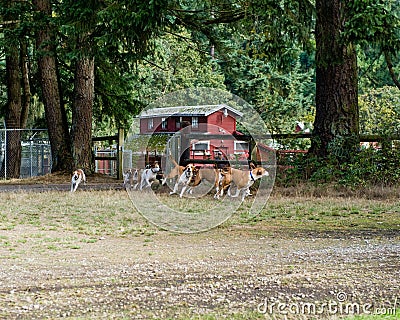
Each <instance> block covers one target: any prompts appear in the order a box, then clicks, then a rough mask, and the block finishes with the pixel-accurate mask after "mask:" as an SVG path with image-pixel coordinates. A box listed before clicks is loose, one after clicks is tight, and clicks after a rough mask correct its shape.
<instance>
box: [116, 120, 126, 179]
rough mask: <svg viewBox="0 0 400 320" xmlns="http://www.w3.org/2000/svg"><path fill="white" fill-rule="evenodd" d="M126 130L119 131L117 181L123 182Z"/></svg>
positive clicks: (120, 129)
mask: <svg viewBox="0 0 400 320" xmlns="http://www.w3.org/2000/svg"><path fill="white" fill-rule="evenodd" d="M123 161H124V129H123V128H119V129H118V168H117V179H118V180H122V176H123V175H122V171H123V168H124V163H123Z"/></svg>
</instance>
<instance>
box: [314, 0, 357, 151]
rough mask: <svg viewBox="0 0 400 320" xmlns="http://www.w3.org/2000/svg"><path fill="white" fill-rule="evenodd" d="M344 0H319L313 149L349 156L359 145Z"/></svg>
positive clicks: (353, 65) (352, 59) (354, 67)
mask: <svg viewBox="0 0 400 320" xmlns="http://www.w3.org/2000/svg"><path fill="white" fill-rule="evenodd" d="M345 6H346V1H345V0H316V10H317V21H316V47H317V50H316V64H317V66H316V116H315V122H314V131H313V139H312V145H311V149H310V153H311V154H314V155H317V156H319V157H326V156H328V155H333V156H337V157H347V156H348V155H349V154H350V152H352V151H353V150H354V149H355V148H357V147H358V142H359V121H358V120H359V110H358V103H357V98H358V95H357V90H358V83H357V81H358V79H357V56H356V50H355V47H354V46H353V45H352V44H351V43H343V41H342V39H341V38H340V34H341V32H342V31H343V30H344V25H345V21H346V16H345V15H346V7H345Z"/></svg>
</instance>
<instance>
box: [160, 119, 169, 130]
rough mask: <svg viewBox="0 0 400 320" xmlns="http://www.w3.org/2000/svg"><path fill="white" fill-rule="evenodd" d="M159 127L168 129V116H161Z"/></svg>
mask: <svg viewBox="0 0 400 320" xmlns="http://www.w3.org/2000/svg"><path fill="white" fill-rule="evenodd" d="M161 129H164V130H165V129H168V118H161Z"/></svg>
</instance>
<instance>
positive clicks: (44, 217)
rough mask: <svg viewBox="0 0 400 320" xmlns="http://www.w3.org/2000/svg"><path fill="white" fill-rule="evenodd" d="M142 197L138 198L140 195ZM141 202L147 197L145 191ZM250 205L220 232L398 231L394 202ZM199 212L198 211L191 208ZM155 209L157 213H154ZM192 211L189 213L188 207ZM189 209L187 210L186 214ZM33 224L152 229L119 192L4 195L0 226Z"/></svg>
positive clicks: (185, 202)
mask: <svg viewBox="0 0 400 320" xmlns="http://www.w3.org/2000/svg"><path fill="white" fill-rule="evenodd" d="M141 197H142V195H141ZM143 197H144V199H145V197H146V193H143ZM158 197H159V199H160V202H162V203H166V204H167V205H168V206H174V207H175V208H178V209H179V208H181V209H182V208H183V209H185V210H188V208H193V211H192V212H193V214H198V210H199V208H203V209H204V208H207V207H212V206H213V205H214V204H215V203H216V200H214V199H212V197H211V196H210V197H204V198H201V199H179V198H178V197H170V196H168V195H167V194H160V195H158ZM248 206H249V201H248V200H246V202H245V203H244V204H242V205H241V206H240V207H238V208H237V210H236V212H235V213H234V214H233V217H232V218H230V219H229V220H228V221H227V222H226V223H224V225H223V227H224V228H229V227H232V226H242V227H243V226H245V227H248V228H251V229H254V230H258V229H260V230H264V231H266V230H274V231H276V230H277V229H280V230H285V229H288V230H292V231H293V232H299V231H307V230H309V231H321V232H322V231H323V232H325V231H354V232H357V231H360V230H388V231H398V230H400V214H399V213H400V203H399V202H398V200H397V198H391V197H390V198H387V199H368V198H365V197H360V198H357V197H343V196H341V197H333V196H328V197H321V196H318V197H316V196H305V195H291V196H287V195H286V194H283V193H279V192H277V191H276V190H275V192H274V194H273V195H272V196H271V197H270V198H269V200H268V201H267V204H266V206H265V208H264V209H263V210H262V211H261V212H260V214H258V215H257V216H255V217H254V216H249V215H248ZM195 209H197V210H195ZM155 210H156V209H155ZM190 210H191V209H190ZM190 210H189V212H190ZM20 224H22V225H32V226H37V227H39V228H42V229H44V230H58V229H60V230H61V229H62V230H70V231H73V232H77V233H80V234H85V235H114V236H117V237H118V236H124V237H126V236H130V235H133V236H135V235H137V234H141V233H143V232H147V231H146V230H149V232H153V231H154V227H153V226H150V225H149V224H148V223H147V222H146V220H145V219H144V218H143V217H142V216H141V215H140V214H139V213H138V212H137V211H136V209H135V207H134V206H133V204H132V202H131V200H130V198H129V196H128V194H127V193H126V192H125V191H122V190H108V191H79V190H78V192H76V193H72V194H71V193H69V192H60V191H54V192H53V191H52V192H42V193H36V192H18V193H3V194H2V198H1V200H0V228H1V229H12V228H14V227H16V226H17V225H20Z"/></svg>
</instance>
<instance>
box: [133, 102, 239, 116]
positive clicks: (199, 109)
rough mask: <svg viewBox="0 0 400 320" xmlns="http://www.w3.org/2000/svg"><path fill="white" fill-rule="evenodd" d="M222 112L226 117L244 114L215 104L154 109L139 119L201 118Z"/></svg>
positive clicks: (226, 106) (223, 105)
mask: <svg viewBox="0 0 400 320" xmlns="http://www.w3.org/2000/svg"><path fill="white" fill-rule="evenodd" d="M220 110H222V111H223V112H224V115H227V114H228V112H231V113H232V114H233V115H234V116H236V117H242V116H243V113H242V112H240V111H238V110H236V109H234V108H232V107H230V106H228V105H226V104H215V105H203V106H179V107H167V108H153V109H147V110H143V111H142V112H141V113H140V115H139V118H141V119H144V118H154V117H171V116H180V117H185V116H189V117H201V116H206V117H207V116H209V115H210V114H213V113H215V112H217V111H220Z"/></svg>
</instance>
